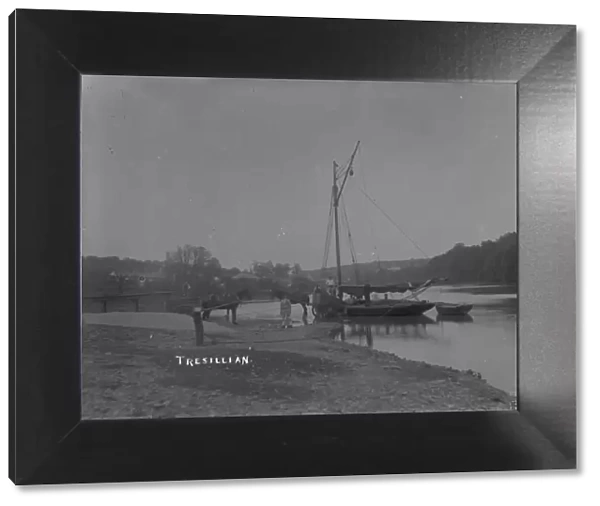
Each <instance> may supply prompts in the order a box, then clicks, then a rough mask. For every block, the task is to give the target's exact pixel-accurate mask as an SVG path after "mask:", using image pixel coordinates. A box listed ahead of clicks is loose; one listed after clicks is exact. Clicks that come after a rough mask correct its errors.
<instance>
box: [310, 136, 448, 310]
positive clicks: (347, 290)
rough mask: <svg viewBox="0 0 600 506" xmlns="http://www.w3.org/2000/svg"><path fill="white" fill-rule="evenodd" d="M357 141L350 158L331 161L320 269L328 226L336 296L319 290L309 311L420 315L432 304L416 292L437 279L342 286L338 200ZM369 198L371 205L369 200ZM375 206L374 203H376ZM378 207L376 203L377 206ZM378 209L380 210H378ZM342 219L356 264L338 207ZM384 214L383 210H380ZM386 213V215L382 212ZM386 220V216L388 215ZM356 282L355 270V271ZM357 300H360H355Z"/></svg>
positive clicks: (327, 252) (349, 169) (348, 173)
mask: <svg viewBox="0 0 600 506" xmlns="http://www.w3.org/2000/svg"><path fill="white" fill-rule="evenodd" d="M359 146H360V141H358V142H357V143H356V146H355V148H354V151H353V152H352V155H351V157H350V160H349V161H348V163H347V164H346V165H345V166H343V167H340V166H339V165H338V164H337V163H336V162H335V161H334V162H333V186H332V192H331V202H330V208H329V223H328V226H327V238H326V241H325V256H324V260H323V268H326V267H327V259H328V256H329V246H330V242H331V233H332V229H333V231H334V233H335V252H336V267H337V293H336V296H332V295H331V294H327V293H320V294H318V296H317V297H316V300H313V313H314V314H315V316H325V315H330V314H336V313H337V314H339V313H342V314H345V315H346V316H377V317H383V316H390V317H395V316H420V315H422V314H423V313H425V312H426V311H429V310H430V309H433V307H434V306H435V304H434V303H433V302H429V301H426V300H419V298H418V295H419V294H420V293H422V292H424V291H425V290H427V289H428V288H429V287H430V286H432V285H433V284H434V283H435V282H437V281H439V280H436V279H432V280H429V281H426V282H425V283H419V284H411V283H405V284H401V285H381V286H371V285H370V284H364V285H360V284H357V285H344V284H342V267H341V252H340V230H339V229H340V213H339V208H340V203H341V199H342V195H343V191H344V188H345V186H346V182H347V181H348V177H349V176H352V175H354V168H353V164H354V160H355V157H356V153H357V152H358V148H359ZM365 196H366V197H367V198H369V200H370V201H371V202H372V203H373V204H374V205H376V204H375V202H374V201H373V199H371V198H370V197H368V195H366V193H365ZM376 206H377V205H376ZM377 207H378V208H379V206H377ZM380 210H381V209H380ZM342 211H343V214H342V218H343V219H345V221H346V227H347V229H348V230H347V232H348V240H349V242H350V253H351V255H352V262H353V264H355V265H357V262H356V255H355V252H354V246H353V244H352V237H351V234H350V228H349V223H348V217H347V215H346V210H345V208H344V207H343V206H342ZM382 212H383V211H382ZM384 214H385V213H384ZM386 216H387V215H386ZM388 219H390V218H389V216H388ZM357 281H358V271H357ZM373 293H385V294H387V293H402V294H405V295H404V296H403V297H402V298H400V299H388V298H387V297H386V299H384V300H371V294H373ZM345 294H347V295H349V296H350V297H351V301H350V302H349V301H344V300H343V298H344V295H345ZM358 299H360V300H358Z"/></svg>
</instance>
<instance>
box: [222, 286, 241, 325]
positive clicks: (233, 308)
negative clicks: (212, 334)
mask: <svg viewBox="0 0 600 506" xmlns="http://www.w3.org/2000/svg"><path fill="white" fill-rule="evenodd" d="M225 301H226V302H228V303H229V305H228V306H226V310H227V315H226V318H227V321H229V320H230V318H229V314H230V313H231V323H232V324H233V325H237V324H238V323H237V308H238V306H239V304H240V299H239V297H238V296H237V295H236V294H233V293H229V292H228V293H227V294H225Z"/></svg>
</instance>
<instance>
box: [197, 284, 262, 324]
mask: <svg viewBox="0 0 600 506" xmlns="http://www.w3.org/2000/svg"><path fill="white" fill-rule="evenodd" d="M243 299H246V300H250V299H252V296H251V295H250V292H249V291H248V290H247V289H246V290H240V291H239V292H237V293H236V294H226V295H225V296H224V297H223V298H222V299H219V298H218V297H217V296H216V295H214V294H213V295H211V296H210V297H209V299H208V300H203V301H202V309H203V311H202V319H203V320H208V319H209V318H210V313H211V312H212V311H215V310H221V309H224V310H225V311H227V319H229V312H231V323H233V324H234V325H237V321H236V316H237V308H238V307H239V306H240V301H241V300H243Z"/></svg>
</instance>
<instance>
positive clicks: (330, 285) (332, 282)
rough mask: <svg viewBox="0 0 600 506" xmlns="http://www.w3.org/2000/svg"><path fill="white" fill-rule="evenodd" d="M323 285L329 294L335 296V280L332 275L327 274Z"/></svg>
mask: <svg viewBox="0 0 600 506" xmlns="http://www.w3.org/2000/svg"><path fill="white" fill-rule="evenodd" d="M325 285H326V286H327V292H328V293H329V295H333V296H334V297H335V296H336V293H335V280H334V279H333V276H329V277H328V278H327V281H326V282H325Z"/></svg>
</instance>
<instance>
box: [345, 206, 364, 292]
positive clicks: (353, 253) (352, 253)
mask: <svg viewBox="0 0 600 506" xmlns="http://www.w3.org/2000/svg"><path fill="white" fill-rule="evenodd" d="M341 203H342V221H343V223H345V226H346V230H347V232H348V246H349V248H350V256H351V257H352V264H353V265H354V274H355V277H356V284H359V283H360V280H359V277H360V275H359V274H360V270H359V267H358V262H357V261H356V250H355V249H354V241H353V240H352V233H351V232H350V220H349V219H348V213H347V212H346V206H345V205H344V197H343V196H342V199H341Z"/></svg>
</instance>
